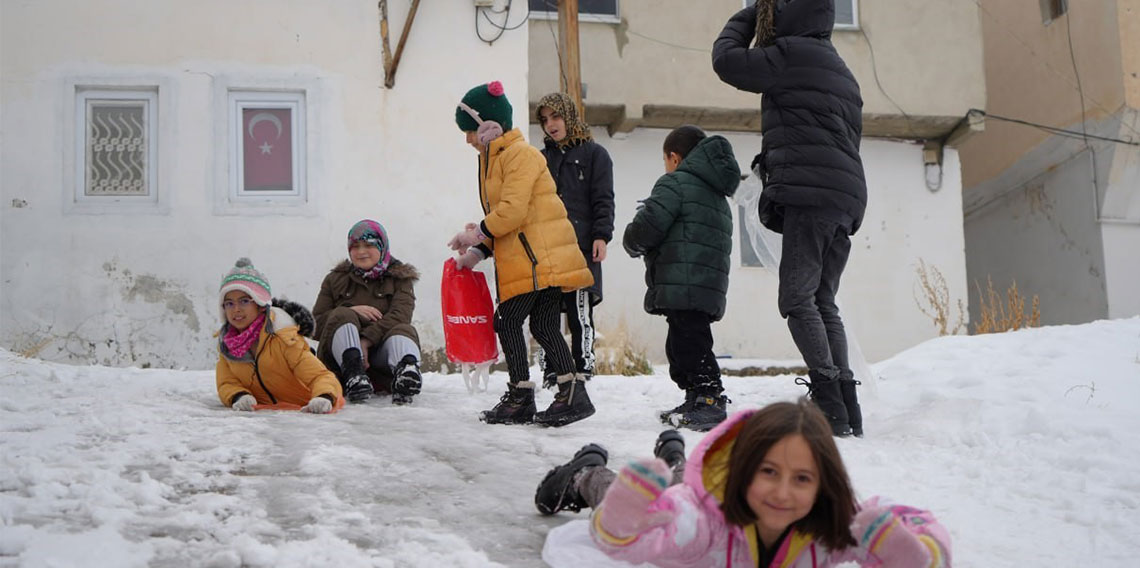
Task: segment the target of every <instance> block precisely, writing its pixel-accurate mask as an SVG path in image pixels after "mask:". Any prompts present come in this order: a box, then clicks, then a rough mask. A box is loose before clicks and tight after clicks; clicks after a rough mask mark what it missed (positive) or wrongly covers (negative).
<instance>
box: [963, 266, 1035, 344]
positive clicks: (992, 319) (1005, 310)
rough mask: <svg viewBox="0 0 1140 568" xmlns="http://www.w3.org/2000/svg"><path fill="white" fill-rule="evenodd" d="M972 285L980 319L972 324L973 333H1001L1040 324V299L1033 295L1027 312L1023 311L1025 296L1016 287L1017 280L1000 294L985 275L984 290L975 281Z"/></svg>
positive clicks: (991, 280) (990, 279)
mask: <svg viewBox="0 0 1140 568" xmlns="http://www.w3.org/2000/svg"><path fill="white" fill-rule="evenodd" d="M974 286H976V287H977V289H978V298H979V302H980V303H979V308H980V310H981V318H980V320H979V321H978V322H977V323H975V324H974V334H976V335H977V334H983V333H1001V332H1003V331H1012V330H1017V329H1022V328H1025V327H1038V326H1040V325H1041V299H1040V298H1038V297H1037V295H1036V294H1034V295H1033V299H1032V302H1031V304H1030V306H1031V307H1030V309H1029V313H1026V311H1025V296H1022V295H1021V291H1020V290H1018V289H1017V281H1014V282H1013V283H1012V284H1010V286H1009V288H1008V289H1007V290H1006V292H1005V298H1004V301H1003V298H1002V294H1000V293H998V291H997V290H996V289H994V281H993V279H992V278H990V277H986V290H985V291H984V292H983V291H982V287H981V285H980V284H978V282H977V281H975V282H974Z"/></svg>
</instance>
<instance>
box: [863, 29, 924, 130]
mask: <svg viewBox="0 0 1140 568" xmlns="http://www.w3.org/2000/svg"><path fill="white" fill-rule="evenodd" d="M859 33H861V34H863V39H864V40H866V41H867V50H868V51H870V52H871V73H872V75H873V76H874V77H875V84H876V85H878V87H879V92H881V93H883V96H884V97H886V98H887V100H888V101H891V104H893V105H895V108H896V109H898V111H899V113H900V114H902V115H903V118H904V119H906V129H907V130H908V131H910V132H911V134H913V133H914V128H913V127H911V124H910V115H909V114H907V113H906V111H905V110H903V109H902V107H901V106H899V103H897V102H895V99H893V98H891V95H890V94H889V93H887V90H886V89H884V88H883V83H882V82H880V81H879V66H878V65H876V64H875V46H874V45H871V38H870V36H868V35H867V30H866V29H864V26H859Z"/></svg>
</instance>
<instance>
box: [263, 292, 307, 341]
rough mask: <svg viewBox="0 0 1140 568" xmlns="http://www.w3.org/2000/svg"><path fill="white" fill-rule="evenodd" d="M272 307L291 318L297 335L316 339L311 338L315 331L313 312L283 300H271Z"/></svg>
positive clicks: (295, 303)
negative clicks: (282, 311) (279, 309)
mask: <svg viewBox="0 0 1140 568" xmlns="http://www.w3.org/2000/svg"><path fill="white" fill-rule="evenodd" d="M273 307H275V308H281V309H282V310H284V311H285V313H287V314H289V317H291V318H293V321H294V322H295V323H296V324H297V333H299V334H301V335H302V336H304V337H310V338H313V339H316V338H315V337H313V332H314V331H316V329H317V322H316V320H314V319H313V312H311V311H309V308H306V307H305V306H302V305H301V304H298V303H297V302H291V301H289V300H286V299H284V298H273Z"/></svg>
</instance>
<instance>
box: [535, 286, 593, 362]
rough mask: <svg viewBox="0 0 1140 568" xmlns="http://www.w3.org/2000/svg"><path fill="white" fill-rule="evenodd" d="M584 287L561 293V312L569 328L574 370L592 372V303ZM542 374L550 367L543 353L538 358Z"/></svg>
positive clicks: (548, 360)
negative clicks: (564, 315)
mask: <svg viewBox="0 0 1140 568" xmlns="http://www.w3.org/2000/svg"><path fill="white" fill-rule="evenodd" d="M592 296H593V295H592V294H590V292H589V291H588V290H586V289H584V288H583V289H581V290H575V291H573V292H566V293H564V294H562V313H564V314H566V325H567V327H569V328H570V354H571V356H573V357H574V371H575V372H578V373H582V374H584V375H593V374H594V362H595V360H596V359H595V357H594V337H595V336H594V303H593V301H592V300H593V297H592ZM539 365H540V366H541V367H542V371H543V374H544V375H545V374H546V370H547V369H549V368H550V359H549V358H548V357H546V354H545V353H543V354H542V357H541V358H540V359H539Z"/></svg>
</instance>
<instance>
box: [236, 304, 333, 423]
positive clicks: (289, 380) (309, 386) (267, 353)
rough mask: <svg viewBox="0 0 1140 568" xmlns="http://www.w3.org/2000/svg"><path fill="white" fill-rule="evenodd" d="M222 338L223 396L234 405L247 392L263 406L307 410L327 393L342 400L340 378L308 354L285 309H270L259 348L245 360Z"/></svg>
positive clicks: (307, 349)
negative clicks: (283, 405)
mask: <svg viewBox="0 0 1140 568" xmlns="http://www.w3.org/2000/svg"><path fill="white" fill-rule="evenodd" d="M221 339H222V338H221V337H218V364H217V367H216V375H217V382H218V398H219V399H221V401H222V404H224V405H226V406H230V405H231V404H233V403H234V400H236V399H237V397H238V396H240V395H241V394H243V393H249V394H251V395H253V397H254V398H256V399H257V403H258V404H277V403H281V402H287V403H290V404H297V405H301V406H304V405H305V404H308V402H309V400H310V399H312V398H313V397H316V396H321V395H323V394H327V395H331V396H332V397H333V400H334V404H335V401H337V400H338V399H340V397H341V396H342V394H341V388H340V383H339V382H338V381H337V380H336V375H334V374H333V373H332V371H329V370H328V369H327V368H325V366H324V364H323V363H321V361H320V359H317V356H316V355H313V352H312V351H309V344H308V343H307V342H306V341H305V338H303V337H301V336H300V335H298V334H297V324H296V323H295V322H294V321H293V318H292V317H290V316H289V314H287V313H285V310H282V309H281V308H270V310H269V316H268V317H267V318H266V321H265V326H264V327H263V328H262V330H261V337H260V338H258V340H257V345H255V346H253V347H251V348H250V350H249V352H248V353H246V356H245V357H242V358H236V359H235V358H233V357H231V356H230V355H229V353H227V351H226V348H225V344H224V343H222V340H221Z"/></svg>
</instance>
